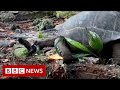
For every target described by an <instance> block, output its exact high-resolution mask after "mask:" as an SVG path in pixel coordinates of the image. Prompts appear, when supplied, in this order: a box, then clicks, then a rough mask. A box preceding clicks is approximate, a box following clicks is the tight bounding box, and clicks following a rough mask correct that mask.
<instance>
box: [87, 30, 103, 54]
mask: <svg viewBox="0 0 120 90" xmlns="http://www.w3.org/2000/svg"><path fill="white" fill-rule="evenodd" d="M88 35H89V45H90V46H91V47H92V48H93V49H94V50H96V51H98V52H101V50H102V49H103V42H102V40H101V38H100V37H99V36H98V35H97V34H96V33H95V32H92V31H89V32H88Z"/></svg>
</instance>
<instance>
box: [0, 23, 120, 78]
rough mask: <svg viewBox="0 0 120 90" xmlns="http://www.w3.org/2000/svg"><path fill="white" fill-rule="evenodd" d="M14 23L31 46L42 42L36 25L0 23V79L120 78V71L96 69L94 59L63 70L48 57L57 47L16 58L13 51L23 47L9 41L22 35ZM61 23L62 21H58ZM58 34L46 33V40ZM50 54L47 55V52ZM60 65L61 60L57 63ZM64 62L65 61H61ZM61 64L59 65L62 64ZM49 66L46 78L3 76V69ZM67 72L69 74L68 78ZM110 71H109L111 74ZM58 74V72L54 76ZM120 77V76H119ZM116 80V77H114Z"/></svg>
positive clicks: (103, 68)
mask: <svg viewBox="0 0 120 90" xmlns="http://www.w3.org/2000/svg"><path fill="white" fill-rule="evenodd" d="M13 23H15V24H16V25H18V26H19V27H20V30H22V34H23V36H26V37H30V38H27V39H26V40H28V41H29V42H30V43H31V44H33V43H34V42H35V40H40V39H39V38H38V37H37V30H36V27H35V26H34V25H33V21H15V22H11V23H3V22H0V79H48V76H49V75H52V76H51V78H53V79H54V78H57V79H61V78H62V79H66V78H68V77H69V78H73V79H75V78H76V79H78V78H88V79H90V78H91V79H92V78H102V79H103V78H108V77H109V74H110V75H112V76H110V77H113V76H115V74H114V72H116V73H117V74H119V67H117V68H116V67H115V69H114V66H113V67H110V66H108V67H106V66H105V65H94V64H93V63H94V62H96V59H95V58H93V57H90V58H87V59H89V60H88V62H87V64H80V63H77V64H75V65H74V64H71V65H69V67H67V68H68V69H66V68H65V67H66V66H65V67H64V68H63V67H61V66H59V65H58V63H56V61H57V60H53V61H52V60H50V58H49V56H50V55H52V54H53V53H54V47H45V48H44V49H42V50H41V51H40V53H39V54H37V53H35V54H33V55H32V56H29V57H27V58H17V57H15V55H14V50H15V47H16V46H19V45H21V44H20V43H19V42H18V41H17V39H16V38H13V37H10V36H12V35H17V36H18V37H19V35H21V33H19V32H17V33H16V32H14V31H13V30H11V25H12V24H13ZM58 23H59V21H58ZM55 35H56V31H47V32H44V33H43V36H47V37H44V39H47V38H51V37H55ZM47 49H49V50H48V51H46V52H44V51H45V50H47ZM58 61H59V60H58ZM61 61H62V59H61ZM59 62H60V61H59ZM20 64H22V65H41V64H44V65H46V68H47V72H46V75H47V76H46V77H5V76H2V65H20ZM65 69H66V70H68V72H67V74H69V75H70V76H67V75H66V71H65ZM109 69H110V70H111V71H110V70H109ZM54 71H55V72H54ZM119 76H120V75H119ZM115 77H116V76H115Z"/></svg>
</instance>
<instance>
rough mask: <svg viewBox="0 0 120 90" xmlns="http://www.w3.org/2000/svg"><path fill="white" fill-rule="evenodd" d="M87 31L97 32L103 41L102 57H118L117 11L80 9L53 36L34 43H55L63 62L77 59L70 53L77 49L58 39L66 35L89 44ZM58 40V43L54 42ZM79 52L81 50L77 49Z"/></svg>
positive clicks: (119, 31) (119, 26) (119, 23)
mask: <svg viewBox="0 0 120 90" xmlns="http://www.w3.org/2000/svg"><path fill="white" fill-rule="evenodd" d="M85 28H87V30H89V31H93V32H95V33H97V34H98V35H99V36H100V38H101V39H102V41H103V50H102V52H101V54H102V56H103V58H105V59H106V61H108V60H109V59H110V58H120V13H119V12H117V11H82V12H79V13H78V14H76V15H74V16H72V17H70V18H69V19H68V20H66V21H65V22H64V23H63V24H62V25H61V26H60V27H59V28H58V33H57V36H56V37H55V38H52V39H48V40H43V41H36V42H35V43H34V45H36V46H39V47H40V48H43V47H46V46H53V45H54V44H57V45H56V46H57V48H58V50H59V52H60V55H61V56H62V57H63V59H64V60H63V63H66V64H67V63H71V62H73V61H78V59H76V58H74V57H73V56H72V53H74V52H78V49H77V48H75V47H71V46H70V45H69V44H68V43H67V42H66V41H65V40H61V41H60V42H58V40H60V37H61V36H64V37H68V38H70V39H73V40H75V41H78V42H81V43H82V44H84V45H86V46H87V47H88V46H89V44H88V37H87V33H86V32H85ZM56 42H58V43H56ZM79 52H81V51H80V50H79Z"/></svg>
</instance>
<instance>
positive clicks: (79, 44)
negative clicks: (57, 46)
mask: <svg viewBox="0 0 120 90" xmlns="http://www.w3.org/2000/svg"><path fill="white" fill-rule="evenodd" d="M65 39H66V40H67V42H68V43H69V44H71V45H72V46H74V47H76V48H78V49H80V50H82V51H84V52H86V53H91V51H90V50H89V49H88V48H87V47H85V46H84V45H82V44H81V43H79V42H77V41H75V40H72V39H70V38H65Z"/></svg>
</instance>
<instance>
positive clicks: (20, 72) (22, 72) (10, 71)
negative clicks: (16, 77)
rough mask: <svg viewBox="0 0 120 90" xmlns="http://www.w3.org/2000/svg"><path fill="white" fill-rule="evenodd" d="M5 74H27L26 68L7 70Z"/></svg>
mask: <svg viewBox="0 0 120 90" xmlns="http://www.w3.org/2000/svg"><path fill="white" fill-rule="evenodd" d="M5 74H25V68H5Z"/></svg>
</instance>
